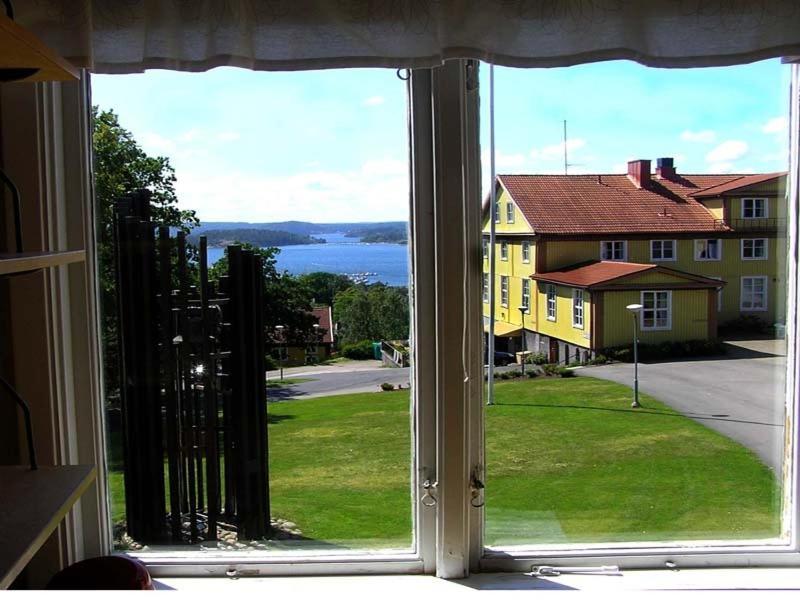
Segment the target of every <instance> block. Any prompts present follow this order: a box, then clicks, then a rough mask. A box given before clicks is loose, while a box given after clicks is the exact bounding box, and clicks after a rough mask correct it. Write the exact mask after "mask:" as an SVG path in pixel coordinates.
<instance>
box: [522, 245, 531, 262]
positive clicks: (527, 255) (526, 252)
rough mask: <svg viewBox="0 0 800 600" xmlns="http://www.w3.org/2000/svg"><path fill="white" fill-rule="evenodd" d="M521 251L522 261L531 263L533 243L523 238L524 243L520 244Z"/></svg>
mask: <svg viewBox="0 0 800 600" xmlns="http://www.w3.org/2000/svg"><path fill="white" fill-rule="evenodd" d="M520 252H521V254H522V262H523V263H524V264H526V265H527V264H530V262H531V243H530V242H529V241H527V240H523V241H522V244H520Z"/></svg>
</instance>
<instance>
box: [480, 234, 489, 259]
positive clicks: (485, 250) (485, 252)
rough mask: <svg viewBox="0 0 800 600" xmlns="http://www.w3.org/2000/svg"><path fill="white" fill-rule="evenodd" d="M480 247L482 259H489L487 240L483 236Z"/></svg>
mask: <svg viewBox="0 0 800 600" xmlns="http://www.w3.org/2000/svg"><path fill="white" fill-rule="evenodd" d="M481 247H482V250H483V260H489V240H487V239H486V238H484V239H483V243H482V244H481Z"/></svg>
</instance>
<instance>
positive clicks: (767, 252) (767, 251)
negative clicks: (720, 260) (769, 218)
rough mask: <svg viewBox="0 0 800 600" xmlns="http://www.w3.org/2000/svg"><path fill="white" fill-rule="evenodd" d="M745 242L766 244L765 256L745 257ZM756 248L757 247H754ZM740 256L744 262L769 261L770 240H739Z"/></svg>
mask: <svg viewBox="0 0 800 600" xmlns="http://www.w3.org/2000/svg"><path fill="white" fill-rule="evenodd" d="M745 241H750V242H756V241H761V242H764V256H745V255H744V243H745ZM753 248H755V246H753ZM739 253H740V254H739V255H740V256H741V258H742V260H769V238H742V239H741V240H739Z"/></svg>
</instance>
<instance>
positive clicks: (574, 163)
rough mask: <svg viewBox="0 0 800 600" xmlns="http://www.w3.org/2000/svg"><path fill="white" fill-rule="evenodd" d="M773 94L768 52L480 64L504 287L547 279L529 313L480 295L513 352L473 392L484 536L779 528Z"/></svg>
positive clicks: (780, 255) (778, 95)
mask: <svg viewBox="0 0 800 600" xmlns="http://www.w3.org/2000/svg"><path fill="white" fill-rule="evenodd" d="M482 81H483V83H484V87H485V85H486V83H487V81H488V77H483V79H482ZM788 84H789V68H788V67H787V66H785V65H781V64H780V61H777V60H771V61H764V62H760V63H755V64H751V65H745V66H737V67H729V68H724V69H723V68H718V69H683V70H658V69H650V68H646V67H643V66H639V65H636V64H632V63H628V62H607V63H598V64H590V65H582V66H575V67H570V68H565V69H541V70H537V69H529V70H523V69H505V68H495V86H496V87H495V99H496V108H495V123H496V127H497V129H496V149H497V150H496V163H497V172H498V173H502V175H498V180H497V181H491V178H490V176H489V174H488V163H485V164H484V165H483V167H484V168H483V173H484V175H485V178H484V182H483V185H484V189H483V192H484V193H483V197H486V196H487V195H488V194H489V192H490V186H492V185H495V186H496V189H497V193H498V194H499V197H500V200H501V202H507V201H509V200H513V201H514V202H515V205H516V206H517V208H518V210H519V211H520V213H521V214H520V215H519V218H517V219H516V221H517V223H516V224H515V225H514V227H513V228H502V227H498V229H497V233H496V240H495V243H496V248H499V246H500V244H501V243H507V244H509V245H510V248H509V253H510V255H511V256H514V255H515V244H520V243H522V242H528V243H529V244H530V257H531V260H530V263H529V264H516V263H512V264H509V265H508V266H507V267H506V269H507V270H506V271H504V274H505V275H507V276H508V278H509V282H510V283H509V285H510V287H511V289H512V290H513V289H514V288H515V286H519V285H521V283H520V282H521V281H523V280H531V281H542V282H546V285H538V286H533V287H532V294H531V299H530V302H531V313H530V315H528V316H526V318H525V320H524V322H522V321H521V320H520V319H519V315H516V314H514V311H505V310H502V309H501V308H500V307H492V306H490V305H489V304H488V303H486V304H484V305H483V308H484V320H485V322H488V321H489V319H494V320H495V321H496V323H499V324H502V325H503V326H502V327H496V329H495V331H503V332H504V333H505V335H504V336H503V337H497V338H496V339H495V347H496V348H497V349H498V350H501V351H505V352H508V353H511V354H512V355H514V356H517V357H518V360H519V357H520V354H519V351H520V350H521V349H522V348H525V349H527V351H528V354H527V356H528V361H527V363H526V364H524V365H519V364H517V365H511V366H509V367H507V368H503V369H500V370H499V371H498V374H497V376H496V378H495V380H494V381H489V382H488V383H487V385H493V386H494V390H493V395H494V404H493V405H491V406H487V407H486V410H485V426H486V431H485V439H486V471H487V473H486V481H485V483H486V490H485V492H486V493H485V496H486V504H485V531H484V535H485V537H484V539H485V543H486V544H487V546H489V547H491V548H503V549H509V548H510V549H514V548H515V547H517V548H519V547H523V546H525V547H531V546H533V547H537V546H538V547H541V546H547V547H552V546H558V545H561V544H570V545H571V546H570V547H572V548H574V547H575V546H574V545H575V544H577V545H578V547H585V546H588V545H590V544H606V545H608V544H619V543H629V542H644V543H651V542H652V543H662V542H676V541H704V542H707V543H709V544H715V543H729V542H730V540H735V541H737V542H739V541H741V542H746V541H750V540H777V539H779V538H780V536H781V535H782V531H783V530H782V524H781V510H782V502H783V481H782V475H783V470H784V464H783V442H784V439H785V436H784V433H785V432H784V422H785V414H784V402H785V399H784V398H785V397H784V369H785V365H786V362H785V360H786V358H785V356H786V340H785V339H784V331H785V326H784V323H785V318H786V317H785V315H786V287H785V284H786V281H785V273H786V265H785V257H786V217H787V203H786V199H785V192H786V177H785V171H786V169H787V164H786V162H785V160H786V151H785V149H786V147H787V144H788V141H787V123H788V118H787V117H788V105H787V102H786V100H787V98H788V97H789V93H788ZM487 94H488V92H486V90H484V98H486V97H487ZM712 97H713V98H717V99H718V101H715V102H714V103H713V105H712V104H709V103H708V102H707V101H705V100H703V99H704V98H712ZM483 110H484V113H483V116H482V124H483V126H484V131H483V135H484V136H485V137H484V142H483V143H484V147H487V146H488V131H487V129H486V128H487V123H488V122H489V117H488V106H486V103H484V106H483ZM630 157H642V159H641V160H638V159H637V160H633V159H631V158H630ZM744 197H751V198H766V200H765V201H763V202H762V201H748V202H743V201H742V199H743V198H744ZM748 214H749V216H752V217H758V218H751V219H744V218H742V217H743V215H748ZM484 223H485V224H487V225H488V221H487V217H486V216H484ZM488 231H489V230H488V228H486V227H485V228H484V232H483V233H484V236H487V235H488ZM666 237H669V238H672V239H669V240H664V239H653V238H666ZM673 239H674V241H672V240H673ZM745 239H747V240H749V241H748V242H746V243H745V244H744V245H743V244H742V240H745ZM753 240H756V241H753ZM598 246H599V247H600V256H599V257H598ZM743 248H744V251H745V255H746V254H747V253H748V252H749V253H750V256H757V257H766V260H742V258H743V257H742V249H743ZM598 258H603V259H608V258H613V259H624V260H625V261H626V262H625V263H615V264H608V263H601V262H600V261H599V260H598ZM654 259H669V260H670V261H672V262H670V263H668V266H669V268H668V269H665V268H664V267H666V266H667V265H664V266H661V265H654V264H653V262H652V261H653V260H654ZM484 270H485V272H487V273H488V272H489V261H485V262H484ZM720 280H721V281H720ZM554 281H555V282H556V283H555V285H553V282H554ZM493 284H494V285H499V283H498V282H494V283H493ZM551 286H552V287H551ZM575 290H579V291H580V293H581V294H583V298H584V302H585V304H584V305H583V308H582V310H579V309H578V307H577V305H575V306H572V307H571V306H570V302H571V301H572V300H573V299H577V298H579V295H578V292H576V291H575ZM581 316H582V318H581ZM579 319H580V321H581V322H582V328H577V327H575V326H574V325H575V324H576V323H578V321H579ZM509 332H510V333H509ZM634 346H635V347H634ZM634 356H637V358H638V365H637V366H638V380H639V386H638V389H639V395H638V396H634V394H635V392H634V364H633V361H634ZM632 405H638V406H632ZM562 547H563V546H562Z"/></svg>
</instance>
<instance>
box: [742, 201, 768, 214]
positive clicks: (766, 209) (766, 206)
mask: <svg viewBox="0 0 800 600" xmlns="http://www.w3.org/2000/svg"><path fill="white" fill-rule="evenodd" d="M746 200H754V201H755V200H761V201H763V203H764V214H763V216H760V217H755V216H753V217H746V216H745V215H744V203H745V201H746ZM753 212H755V204H753ZM741 213H742V219H748V220H750V219H769V199H768V198H763V197H760V196H748V197H747V198H742V204H741Z"/></svg>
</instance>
